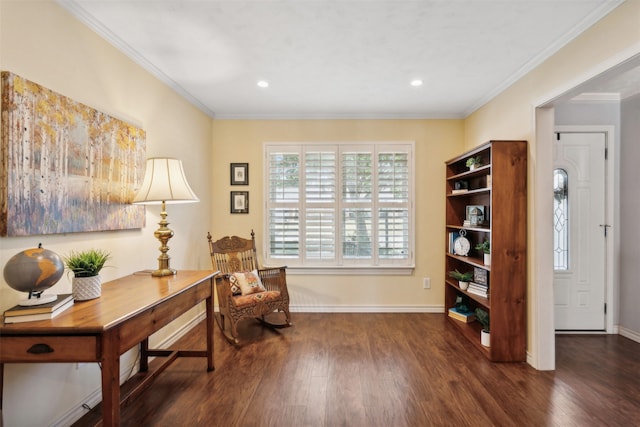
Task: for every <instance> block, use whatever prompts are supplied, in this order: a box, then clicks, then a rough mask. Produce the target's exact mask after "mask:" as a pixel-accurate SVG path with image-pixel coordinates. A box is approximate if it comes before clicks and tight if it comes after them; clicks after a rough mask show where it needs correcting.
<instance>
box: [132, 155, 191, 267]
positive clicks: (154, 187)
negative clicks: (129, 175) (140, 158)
mask: <svg viewBox="0 0 640 427" xmlns="http://www.w3.org/2000/svg"><path fill="white" fill-rule="evenodd" d="M199 201H200V199H198V197H197V196H196V195H195V194H194V192H193V190H191V187H189V183H187V178H186V177H185V176H184V170H183V169H182V162H181V161H180V160H178V159H172V158H166V157H151V158H148V159H147V168H146V170H145V172H144V179H143V181H142V186H141V187H140V190H139V191H138V193H137V194H136V196H135V197H134V199H133V203H134V204H143V205H157V204H162V211H161V212H160V217H161V218H162V219H161V220H160V222H159V223H158V225H159V226H160V228H158V229H157V230H156V231H155V233H153V235H154V236H156V239H158V240H159V241H160V252H161V254H160V256H159V257H158V269H157V270H155V271H153V272H152V273H151V275H152V276H155V277H162V276H170V275H174V274H176V270H174V269H173V268H171V267H170V266H169V259H170V257H169V255H168V254H167V252H168V251H169V247H168V246H167V243H168V242H169V239H171V238H172V237H173V230H171V229H170V228H168V227H167V225H169V223H168V222H167V211H166V204H167V203H169V204H171V203H193V202H199Z"/></svg>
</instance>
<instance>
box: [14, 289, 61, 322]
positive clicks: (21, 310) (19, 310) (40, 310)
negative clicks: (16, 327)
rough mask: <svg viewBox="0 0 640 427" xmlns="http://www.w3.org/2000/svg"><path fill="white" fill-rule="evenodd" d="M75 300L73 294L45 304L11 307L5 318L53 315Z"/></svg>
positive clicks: (59, 296)
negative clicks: (52, 313) (61, 307)
mask: <svg viewBox="0 0 640 427" xmlns="http://www.w3.org/2000/svg"><path fill="white" fill-rule="evenodd" d="M71 299H73V295H71V294H59V295H57V297H56V299H55V300H53V301H51V302H47V303H45V304H38V305H16V306H14V307H11V308H10V309H8V310H6V311H5V312H4V317H13V316H27V315H30V314H44V313H51V312H53V311H55V310H57V309H58V308H59V307H60V306H62V305H64V304H65V303H67V302H68V301H69V300H71Z"/></svg>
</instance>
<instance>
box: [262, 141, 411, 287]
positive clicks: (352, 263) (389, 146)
mask: <svg viewBox="0 0 640 427" xmlns="http://www.w3.org/2000/svg"><path fill="white" fill-rule="evenodd" d="M329 148H333V149H335V150H336V155H337V157H338V158H339V159H340V160H339V161H338V167H337V171H336V173H337V176H336V179H337V182H336V187H337V192H338V194H337V196H336V197H337V202H336V204H335V205H336V221H337V224H336V236H337V239H338V241H337V242H336V251H337V253H336V259H335V261H333V260H332V261H330V262H327V261H326V260H324V261H322V260H308V259H304V257H305V253H306V251H305V247H304V243H305V238H304V232H305V230H304V225H303V219H302V218H303V215H304V209H305V207H306V206H307V205H306V204H305V202H304V201H303V200H301V201H300V202H299V206H300V214H299V215H300V218H301V219H300V226H301V228H302V229H301V230H300V233H301V235H300V242H299V244H300V248H299V254H300V255H299V256H298V257H271V256H270V251H269V247H270V241H269V239H270V232H269V225H270V224H269V217H270V209H271V208H272V203H271V200H270V195H269V190H270V188H269V186H270V182H269V172H270V167H269V166H270V154H271V153H275V152H290V153H297V154H298V155H300V162H301V165H300V173H301V174H303V171H304V153H305V152H308V151H314V150H325V151H326V150H327V149H329ZM343 151H364V152H371V153H372V154H373V157H374V159H373V168H374V188H375V187H376V186H375V183H376V182H377V165H378V157H377V156H378V153H380V152H389V151H391V152H394V151H395V152H406V153H407V155H408V165H409V188H408V203H406V204H403V206H406V207H407V209H408V215H409V218H408V251H409V253H408V254H407V258H406V259H405V258H403V259H390V258H382V259H381V258H380V257H379V254H378V248H377V246H378V245H377V244H376V243H375V242H376V241H377V229H376V228H377V224H378V223H377V220H376V219H375V218H376V217H377V214H376V213H377V212H378V208H379V207H386V206H389V205H393V202H387V203H379V201H378V198H377V188H375V189H374V193H373V194H372V203H371V207H372V216H373V218H372V224H371V227H372V233H371V237H372V242H373V251H374V254H373V256H372V258H371V260H367V261H366V262H363V261H362V260H345V259H343V258H342V250H341V249H342V244H343V242H342V239H341V229H342V227H341V226H342V224H341V222H342V213H341V212H342V207H343V203H342V196H341V194H340V191H341V189H342V176H341V172H340V161H341V153H342V152H343ZM414 153H415V142H414V141H382V142H380V141H377V142H370V141H362V142H326V143H323V142H265V143H264V145H263V161H264V168H263V171H264V179H263V185H264V188H263V194H264V198H263V200H264V203H265V204H264V215H263V221H264V224H263V230H265V232H264V237H265V238H264V239H262V240H263V245H262V250H263V254H264V256H263V259H264V263H265V265H266V266H277V265H287V266H288V271H289V272H290V273H293V274H295V273H304V274H340V275H349V274H354V275H362V274H385V275H410V274H412V273H413V269H414V268H415V155H414ZM302 185H303V180H302V179H300V186H301V187H302ZM300 191H301V193H300V194H302V191H303V189H302V188H301V189H300ZM273 206H275V205H273ZM280 206H282V205H280ZM374 229H376V230H374Z"/></svg>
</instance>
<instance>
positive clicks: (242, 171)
mask: <svg viewBox="0 0 640 427" xmlns="http://www.w3.org/2000/svg"><path fill="white" fill-rule="evenodd" d="M231 185H249V163H231Z"/></svg>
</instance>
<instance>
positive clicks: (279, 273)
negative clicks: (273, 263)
mask: <svg viewBox="0 0 640 427" xmlns="http://www.w3.org/2000/svg"><path fill="white" fill-rule="evenodd" d="M286 268H287V267H286V266H285V267H273V268H261V269H259V270H258V276H260V280H261V281H262V284H263V285H264V287H265V288H266V289H267V290H268V291H280V292H287V273H286Z"/></svg>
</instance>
